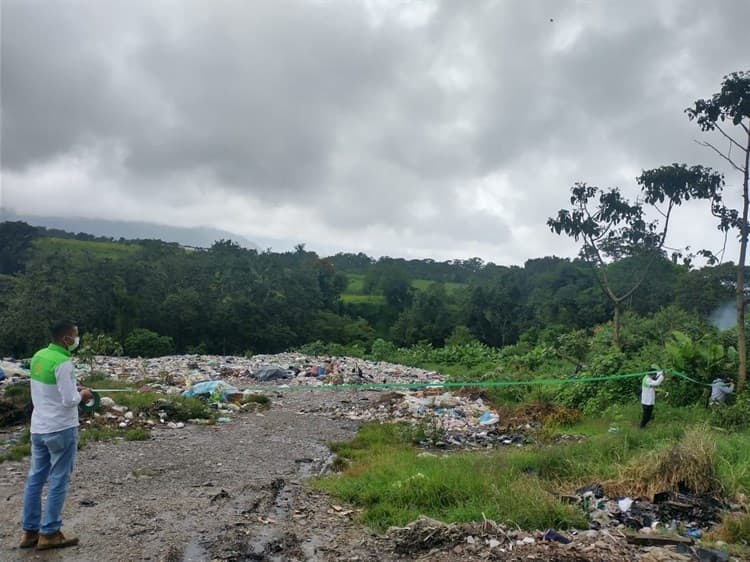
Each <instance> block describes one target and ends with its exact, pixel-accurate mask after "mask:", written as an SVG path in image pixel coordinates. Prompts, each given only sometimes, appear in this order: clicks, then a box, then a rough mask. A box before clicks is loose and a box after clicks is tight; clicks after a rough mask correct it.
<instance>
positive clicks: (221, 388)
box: [182, 381, 239, 400]
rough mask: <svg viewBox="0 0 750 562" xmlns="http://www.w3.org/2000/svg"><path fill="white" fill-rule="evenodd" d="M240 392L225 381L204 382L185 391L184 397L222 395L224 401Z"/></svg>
mask: <svg viewBox="0 0 750 562" xmlns="http://www.w3.org/2000/svg"><path fill="white" fill-rule="evenodd" d="M237 392H239V390H237V389H236V388H235V387H233V386H232V385H230V384H227V383H225V382H224V381H204V382H199V383H196V384H194V385H193V386H191V387H190V388H188V389H187V390H185V391H183V393H182V395H183V396H206V395H215V394H219V393H220V394H221V395H222V397H223V398H224V400H226V399H227V397H228V396H229V395H231V394H235V393H237Z"/></svg>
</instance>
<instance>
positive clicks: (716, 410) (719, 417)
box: [711, 392, 750, 431]
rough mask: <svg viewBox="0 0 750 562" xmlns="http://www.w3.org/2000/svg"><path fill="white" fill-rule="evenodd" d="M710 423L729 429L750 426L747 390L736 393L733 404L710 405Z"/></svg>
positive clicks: (735, 429)
mask: <svg viewBox="0 0 750 562" xmlns="http://www.w3.org/2000/svg"><path fill="white" fill-rule="evenodd" d="M711 423H712V424H713V425H715V426H717V427H722V428H724V429H728V430H730V431H742V430H746V429H749V428H750V396H748V393H747V392H741V393H740V394H738V395H737V399H736V401H735V402H734V404H720V405H716V406H711Z"/></svg>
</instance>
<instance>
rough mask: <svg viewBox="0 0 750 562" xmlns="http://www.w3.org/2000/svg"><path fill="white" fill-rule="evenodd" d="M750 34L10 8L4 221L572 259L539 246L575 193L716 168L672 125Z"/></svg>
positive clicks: (337, 13)
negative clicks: (651, 172)
mask: <svg viewBox="0 0 750 562" xmlns="http://www.w3.org/2000/svg"><path fill="white" fill-rule="evenodd" d="M748 20H750V3H748V2H745V1H743V0H728V1H725V2H721V3H718V2H717V3H709V4H708V5H706V4H705V3H700V2H698V1H697V0H684V1H680V0H672V1H665V2H660V3H659V4H658V5H654V4H652V3H650V2H646V1H645V0H644V1H640V2H630V3H627V4H623V3H617V2H586V1H572V0H571V1H565V2H558V1H552V0H549V1H547V2H534V3H528V2H526V3H521V2H490V1H477V2H449V1H445V2H438V1H435V2H414V3H411V4H409V5H406V4H404V3H402V2H396V1H394V2H373V1H362V2H357V1H354V0H351V1H350V0H346V1H345V0H341V1H331V2H316V1H301V0H299V1H292V0H283V1H280V0H273V1H271V0H266V1H260V0H259V1H256V2H240V1H223V2H210V3H209V2H202V1H197V0H193V1H190V0H185V1H179V2H177V1H171V0H158V1H151V2H146V1H133V2H127V3H124V2H114V1H101V0H97V1H94V0H90V1H75V2H74V1H60V2H41V1H34V0H5V1H4V2H3V3H2V50H1V53H0V55H1V57H2V60H1V63H2V68H1V71H2V82H1V87H2V115H3V119H2V154H1V163H2V175H3V178H2V179H3V185H2V190H3V191H2V201H1V203H2V204H4V205H8V206H13V207H14V208H16V209H17V210H19V211H22V212H35V211H38V209H40V208H43V207H44V203H45V201H48V200H49V197H50V194H51V193H54V192H55V189H56V187H55V186H57V189H59V188H60V186H66V189H70V190H74V191H75V193H76V195H77V196H78V200H84V201H86V205H85V206H81V207H78V208H70V209H66V210H65V212H68V213H70V214H71V215H75V214H76V213H77V214H86V215H89V216H96V217H102V218H107V217H110V218H114V217H113V216H112V215H113V210H114V214H115V216H117V212H119V213H126V214H127V216H126V217H124V218H131V219H142V218H143V219H146V218H148V219H149V220H151V219H155V220H162V221H164V222H167V223H171V224H182V225H188V226H189V225H190V224H195V225H198V224H205V225H209V226H227V225H230V226H232V227H233V228H236V229H239V230H241V234H243V235H245V236H248V237H250V238H252V237H253V235H254V234H256V235H259V234H260V233H261V226H259V225H262V224H263V222H264V219H266V222H267V219H269V217H272V218H273V221H274V223H275V224H276V225H277V227H276V230H274V231H273V232H272V233H271V235H272V236H276V237H279V238H286V239H293V240H295V241H305V242H307V243H308V244H309V246H310V247H313V248H314V247H316V244H317V245H319V246H321V247H326V248H339V249H344V250H357V249H359V248H368V249H370V251H373V252H375V253H378V254H390V255H413V254H420V255H424V254H425V253H429V252H434V254H433V257H469V255H467V253H468V252H474V251H477V250H479V251H482V252H484V253H485V255H482V256H481V257H483V258H485V259H494V260H499V261H513V262H519V261H523V259H525V258H529V257H536V256H538V255H539V252H540V251H541V252H543V253H563V254H567V255H573V254H574V253H575V249H574V248H573V247H572V246H571V245H570V244H569V243H568V242H566V241H564V240H560V239H558V238H556V237H554V236H552V235H551V234H550V233H549V232H547V231H546V230H545V228H544V220H545V218H546V217H547V216H550V215H551V214H554V212H555V211H556V209H558V208H560V207H562V206H564V205H565V203H566V201H567V189H568V188H569V186H570V185H571V184H572V183H573V182H575V181H578V180H588V181H591V182H592V183H600V184H603V185H612V184H623V183H624V184H628V183H629V184H630V185H631V186H632V183H633V182H632V179H633V175H635V174H634V173H632V170H635V171H636V173H637V171H638V170H639V169H640V168H645V167H651V166H658V165H661V164H664V163H671V162H673V161H686V162H691V163H692V162H703V163H707V164H709V165H714V166H716V167H719V166H717V162H716V161H715V160H713V159H712V157H711V155H710V154H708V153H706V152H705V151H703V150H702V149H700V147H697V146H696V145H695V144H694V143H693V142H692V140H693V138H695V137H697V136H698V135H699V133H698V132H697V130H696V129H695V127H694V125H693V124H690V123H688V122H687V119H686V118H685V116H684V115H683V114H682V109H683V108H684V107H685V106H687V105H688V104H689V103H690V102H691V101H692V100H693V99H695V98H697V97H704V96H707V95H709V94H711V93H712V92H713V91H715V90H716V89H717V88H718V85H719V82H720V80H721V77H722V76H723V75H724V74H726V73H728V72H731V71H734V70H738V69H741V68H743V65H744V66H746V65H747V60H746V59H747V57H746V54H747V52H750V40H748V36H747V33H746V30H745V29H744V28H743V25H742V22H747V21H748ZM497 177H502V178H504V181H502V182H499V183H493V180H492V178H497ZM477 183H483V184H484V185H485V187H486V190H487V191H489V192H494V196H493V197H487V198H486V199H487V201H488V203H486V205H488V206H487V207H486V208H483V207H482V205H480V204H477V202H476V201H472V200H471V198H470V197H464V196H462V194H464V193H466V190H468V189H470V187H469V186H473V185H476V184H477ZM623 187H628V186H627V185H623ZM118 218H121V217H119V216H118ZM705 220H706V222H705V229H704V231H705V232H713V229H714V227H713V224H712V223H711V220H710V218H709V217H708V216H706V219H705ZM687 230H690V229H687ZM692 230H695V229H694V228H693V229H692ZM529 231H532V232H534V233H535V235H534V236H533V237H529V236H528V232H529ZM678 231H679V229H678ZM285 233H286V234H285ZM264 234H268V232H264ZM430 244H434V247H430ZM694 245H695V244H694Z"/></svg>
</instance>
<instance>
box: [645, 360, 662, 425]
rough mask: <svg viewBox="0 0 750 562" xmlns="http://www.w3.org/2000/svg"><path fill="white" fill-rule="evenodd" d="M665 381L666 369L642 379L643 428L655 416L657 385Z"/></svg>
mask: <svg viewBox="0 0 750 562" xmlns="http://www.w3.org/2000/svg"><path fill="white" fill-rule="evenodd" d="M662 382H664V371H654V372H653V373H649V374H648V375H646V376H645V377H643V380H642V381H641V407H642V408H643V415H642V416H641V429H643V428H644V427H646V424H647V423H648V422H650V421H651V419H652V418H653V417H654V404H655V403H656V387H657V386H659V385H660V384H661V383H662Z"/></svg>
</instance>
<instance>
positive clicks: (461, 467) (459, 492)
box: [318, 424, 585, 530]
mask: <svg viewBox="0 0 750 562" xmlns="http://www.w3.org/2000/svg"><path fill="white" fill-rule="evenodd" d="M413 439H414V434H412V433H411V430H409V429H408V428H406V427H404V426H399V425H377V424H375V425H366V426H364V427H363V428H362V429H361V430H360V432H359V434H358V435H357V437H356V438H355V439H354V440H353V441H352V442H350V443H348V444H339V445H337V446H334V450H336V451H338V453H339V455H341V456H342V457H346V458H349V459H351V461H352V462H351V465H350V466H349V467H348V468H347V469H346V470H345V471H344V473H343V474H342V475H341V476H338V477H330V478H326V479H323V480H321V481H319V482H318V486H320V487H321V488H323V489H325V490H327V491H329V492H332V493H334V494H336V495H338V496H339V497H341V498H342V499H344V500H346V501H349V502H353V503H355V504H358V505H362V506H363V507H365V513H364V516H363V520H364V522H365V523H367V524H368V525H370V526H372V527H374V528H375V529H378V530H384V529H385V528H387V527H388V526H389V525H403V524H406V523H408V522H410V521H412V520H413V519H415V518H416V517H418V516H419V515H427V516H430V517H435V518H437V519H440V520H443V521H448V522H461V521H480V520H482V518H483V517H487V518H489V519H493V520H497V521H502V522H513V523H515V524H517V525H520V526H522V527H524V528H531V529H533V528H544V527H563V528H567V527H570V526H583V525H585V521H584V518H583V514H582V513H581V512H579V511H577V510H575V509H573V508H571V506H568V505H563V504H562V503H560V502H559V501H558V500H557V498H556V497H555V495H554V494H553V493H552V491H551V490H550V487H549V486H548V485H547V484H546V483H544V482H542V481H540V480H539V479H538V478H537V477H535V476H533V475H527V474H525V473H524V472H523V470H522V469H517V468H515V467H513V466H511V465H510V464H509V463H508V462H506V461H505V460H504V459H503V457H502V456H501V455H495V456H493V457H491V458H488V457H487V456H486V455H476V454H459V455H450V456H443V457H436V456H423V455H418V454H417V452H416V451H415V450H414V449H413V448H412V447H411V445H410V443H411V442H412V440H413Z"/></svg>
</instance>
